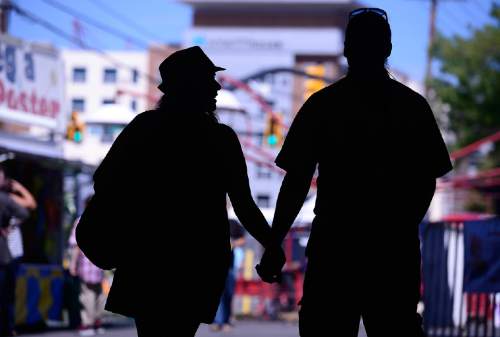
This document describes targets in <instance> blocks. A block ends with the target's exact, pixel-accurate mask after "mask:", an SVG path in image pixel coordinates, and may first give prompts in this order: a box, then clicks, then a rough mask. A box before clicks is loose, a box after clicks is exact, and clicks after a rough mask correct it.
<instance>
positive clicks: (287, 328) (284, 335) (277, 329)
mask: <svg viewBox="0 0 500 337" xmlns="http://www.w3.org/2000/svg"><path fill="white" fill-rule="evenodd" d="M164 332H166V331H164ZM21 336H27V337H28V336H29V337H75V336H78V333H77V332H74V331H62V332H48V333H45V334H30V335H21ZM97 336H103V337H136V336H137V333H136V330H135V328H134V327H133V326H130V327H119V328H110V329H108V330H107V331H106V333H105V334H103V335H97ZM158 336H159V337H161V336H162V334H161V333H159V334H158ZM218 336H220V337H224V336H231V337H260V336H262V337H298V336H299V334H298V326H297V325H296V324H292V323H283V322H256V321H241V322H236V323H235V327H234V329H233V330H232V331H231V332H228V333H222V332H219V333H215V332H212V331H210V328H209V326H208V325H205V324H203V325H202V326H201V327H200V329H199V330H198V333H197V334H196V337H218ZM359 337H366V335H365V334H364V331H363V333H360V335H359Z"/></svg>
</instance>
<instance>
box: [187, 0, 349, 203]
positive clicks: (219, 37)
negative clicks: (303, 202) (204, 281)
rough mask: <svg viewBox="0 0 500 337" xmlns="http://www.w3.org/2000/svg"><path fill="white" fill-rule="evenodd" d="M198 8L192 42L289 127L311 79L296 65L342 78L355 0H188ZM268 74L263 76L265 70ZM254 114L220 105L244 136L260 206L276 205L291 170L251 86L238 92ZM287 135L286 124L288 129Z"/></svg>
mask: <svg viewBox="0 0 500 337" xmlns="http://www.w3.org/2000/svg"><path fill="white" fill-rule="evenodd" d="M181 2H183V3H185V4H188V5H190V6H191V7H192V8H193V25H192V26H191V27H190V28H189V29H188V30H187V31H186V33H185V36H184V42H183V46H184V47H189V46H192V45H199V46H200V47H202V48H203V50H204V51H205V52H206V53H207V54H208V56H209V57H210V58H211V59H212V60H213V61H214V63H215V64H216V65H220V66H221V67H224V68H227V70H226V71H224V72H221V73H222V75H223V76H228V77H230V78H234V79H239V80H242V79H248V78H252V80H250V81H247V82H246V83H247V84H248V85H249V86H250V87H251V88H252V89H253V90H255V91H256V92H257V93H259V94H260V95H261V96H262V97H263V98H264V100H265V101H267V102H268V103H269V105H270V106H271V107H272V111H273V112H276V113H279V114H280V115H281V116H282V118H283V122H284V124H287V125H289V124H290V123H291V121H292V119H293V117H294V115H295V113H296V111H297V110H298V108H299V107H300V106H301V105H302V104H303V102H304V100H305V96H306V93H305V91H306V90H305V88H306V86H307V82H306V81H307V80H306V78H304V77H303V76H297V75H295V74H293V73H292V72H290V71H285V70H283V71H282V70H280V69H289V70H291V69H294V70H298V71H308V69H309V68H310V66H317V65H318V64H319V65H321V66H322V67H323V69H324V74H323V76H325V77H328V78H331V79H336V78H338V77H339V76H340V75H341V74H342V73H343V70H344V69H345V61H344V58H343V43H344V29H345V26H346V23H347V17H348V13H349V12H350V11H351V10H352V9H354V8H355V7H357V4H356V3H355V2H354V1H351V0H274V1H263V0H238V1H230V0H182V1H181ZM263 72H264V73H266V74H263V75H259V74H262V73H263ZM234 93H235V95H236V97H237V98H238V99H239V101H240V102H241V104H242V105H243V106H244V107H245V111H246V114H236V113H228V112H225V111H219V119H220V121H221V122H224V123H227V124H229V125H231V126H232V127H233V128H234V129H235V130H236V131H237V133H238V134H239V136H240V140H241V141H242V145H243V149H244V152H245V154H246V155H247V165H248V175H249V178H250V183H251V187H252V192H253V194H254V198H255V200H256V201H257V203H258V205H259V206H260V207H274V205H275V203H276V199H277V196H278V192H279V188H280V186H281V182H282V179H283V174H282V173H280V172H279V170H277V169H276V168H272V167H270V165H272V164H273V161H274V158H275V157H276V155H277V153H278V151H279V148H280V146H276V147H271V146H269V145H268V144H267V141H266V139H265V137H264V134H265V128H266V123H267V118H268V113H267V112H265V109H263V108H262V106H261V105H259V104H258V103H257V102H256V100H255V98H254V97H252V95H251V94H249V93H248V91H246V90H242V89H241V88H240V89H237V90H235V91H234ZM283 132H284V133H286V130H283Z"/></svg>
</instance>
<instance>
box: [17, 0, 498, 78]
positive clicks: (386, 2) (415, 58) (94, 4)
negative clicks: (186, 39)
mask: <svg viewBox="0 0 500 337" xmlns="http://www.w3.org/2000/svg"><path fill="white" fill-rule="evenodd" d="M45 1H50V0H45ZM45 1H44V0H17V1H15V2H16V3H17V4H18V5H19V6H20V7H22V8H23V9H25V10H27V11H30V12H32V13H33V14H35V15H37V16H39V17H42V18H43V19H45V20H47V21H49V22H51V23H52V24H54V25H56V26H57V27H58V28H59V29H61V30H63V31H65V32H67V33H69V34H72V32H73V30H74V18H73V17H72V16H70V15H67V14H65V13H63V12H61V11H59V10H58V9H55V8H53V7H52V6H50V5H49V4H48V3H47V2H45ZM55 1H57V2H60V3H63V4H65V5H66V6H68V7H71V8H74V9H75V10H78V11H79V12H82V13H84V14H85V15H87V16H88V17H91V18H93V19H95V20H98V21H100V22H103V23H106V24H107V25H110V26H112V27H115V28H116V29H119V30H120V31H123V32H125V33H127V34H128V35H132V36H135V37H137V38H138V39H139V40H145V41H148V42H153V41H157V42H180V41H181V40H182V33H183V31H184V30H185V29H186V28H188V27H189V26H190V25H191V9H190V7H189V6H186V5H184V4H181V3H179V2H177V1H175V0H147V1H144V0H120V1H112V0H73V1H69V0H66V1H61V0H55ZM493 1H498V0H441V1H440V3H439V6H438V17H437V27H438V29H439V30H440V31H441V32H442V33H443V34H445V35H452V34H460V35H467V34H468V33H470V30H471V29H473V28H477V27H480V26H482V25H484V24H485V23H487V22H489V18H488V11H489V8H490V7H491V4H492V3H493ZM362 2H363V3H364V4H366V5H367V6H370V7H380V8H383V9H385V10H386V11H387V12H388V15H389V21H390V23H391V26H392V31H393V53H392V56H391V58H390V60H389V63H390V64H391V65H392V66H393V67H394V68H396V69H398V70H400V71H403V72H404V73H406V74H408V75H409V76H410V77H411V78H413V79H415V80H418V81H421V80H422V79H423V76H424V71H425V61H426V46H427V40H428V27H429V10H430V4H429V3H430V1H429V0H362ZM102 6H106V7H109V8H111V9H112V10H113V11H114V12H117V13H118V14H120V15H121V16H123V17H126V18H130V19H133V21H134V23H135V26H138V27H139V30H140V31H137V30H136V29H135V28H136V27H134V26H132V25H127V24H124V23H123V22H121V21H120V20H117V19H115V18H114V17H113V16H110V15H109V14H108V13H106V12H105V11H104V10H103V9H102ZM82 26H83V30H84V41H85V42H86V43H87V44H89V45H91V46H93V47H97V48H100V49H113V50H116V49H140V48H141V46H137V45H134V44H133V43H132V42H130V41H129V42H127V41H124V40H122V39H119V38H115V37H113V36H111V35H108V34H106V33H103V32H101V31H100V30H98V29H96V28H93V27H92V26H90V25H87V24H85V23H83V22H82ZM9 30H10V33H11V34H12V35H14V36H18V37H20V38H23V39H27V40H32V41H44V42H51V43H53V44H54V45H56V46H58V47H74V45H72V44H71V43H70V42H68V41H66V40H64V39H62V38H60V37H58V36H57V35H55V34H53V33H52V32H49V31H48V30H46V29H45V28H43V27H41V26H39V25H37V24H34V23H32V22H30V21H28V20H26V19H25V18H22V17H20V16H19V15H17V14H13V15H12V16H11V23H10V26H9ZM162 39H163V40H162Z"/></svg>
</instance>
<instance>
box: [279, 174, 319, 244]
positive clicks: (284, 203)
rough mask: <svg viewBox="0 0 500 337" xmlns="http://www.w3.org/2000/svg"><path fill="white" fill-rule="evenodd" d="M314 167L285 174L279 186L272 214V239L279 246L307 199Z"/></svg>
mask: <svg viewBox="0 0 500 337" xmlns="http://www.w3.org/2000/svg"><path fill="white" fill-rule="evenodd" d="M314 171H315V167H310V168H308V169H305V170H300V171H299V170H297V171H290V172H287V174H286V175H285V178H284V179H283V183H282V184H281V188H280V192H279V194H278V200H277V202H276V210H275V214H274V220H273V226H272V229H271V232H272V237H273V240H275V241H274V243H275V244H276V245H281V243H282V242H283V240H284V239H285V237H286V234H287V233H288V231H289V230H290V227H291V226H292V224H293V222H294V221H295V218H296V217H297V215H298V214H299V212H300V209H301V208H302V205H303V204H304V201H305V199H306V197H307V193H308V192H309V188H310V186H311V180H312V177H313V175H314Z"/></svg>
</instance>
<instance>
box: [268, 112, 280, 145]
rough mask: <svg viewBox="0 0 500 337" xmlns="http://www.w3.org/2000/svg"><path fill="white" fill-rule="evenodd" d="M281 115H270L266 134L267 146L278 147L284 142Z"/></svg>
mask: <svg viewBox="0 0 500 337" xmlns="http://www.w3.org/2000/svg"><path fill="white" fill-rule="evenodd" d="M281 125H282V118H281V115H279V114H277V113H274V114H269V116H268V119H267V126H266V132H265V133H264V135H265V138H266V143H267V145H269V146H271V147H275V146H278V145H279V144H281V142H282V140H283V130H282V126H281Z"/></svg>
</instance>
